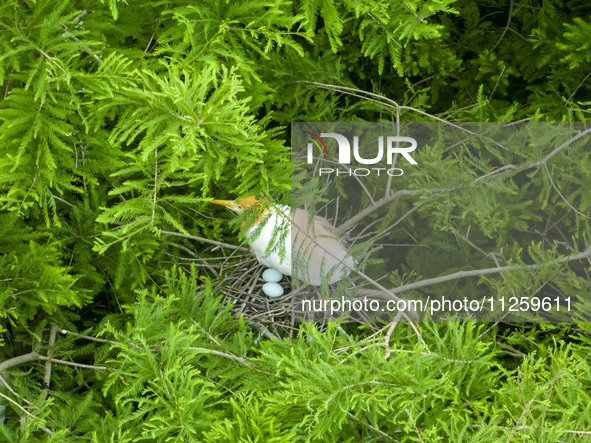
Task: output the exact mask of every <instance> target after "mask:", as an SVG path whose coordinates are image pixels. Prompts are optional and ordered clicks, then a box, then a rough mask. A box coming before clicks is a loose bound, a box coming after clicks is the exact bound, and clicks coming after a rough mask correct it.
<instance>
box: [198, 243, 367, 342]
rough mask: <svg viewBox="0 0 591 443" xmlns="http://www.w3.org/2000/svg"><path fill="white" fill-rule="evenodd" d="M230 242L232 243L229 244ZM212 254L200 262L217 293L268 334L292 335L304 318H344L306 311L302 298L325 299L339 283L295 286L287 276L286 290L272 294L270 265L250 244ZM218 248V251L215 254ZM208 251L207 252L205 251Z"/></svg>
mask: <svg viewBox="0 0 591 443" xmlns="http://www.w3.org/2000/svg"><path fill="white" fill-rule="evenodd" d="M226 246H230V245H226ZM208 252H209V255H211V257H209V258H201V259H198V260H197V261H195V260H193V261H192V263H197V266H198V267H199V268H200V269H201V271H202V273H205V274H207V275H208V276H209V277H210V278H211V279H212V281H214V282H215V283H214V293H215V294H216V295H222V296H223V304H224V305H226V304H228V303H230V304H231V312H232V313H234V314H236V315H241V316H242V317H243V318H244V319H245V320H246V321H247V322H248V323H249V325H250V326H252V327H254V328H256V329H258V330H260V331H261V332H263V333H264V334H265V335H272V336H276V337H277V336H285V335H290V336H292V335H293V333H294V331H298V330H299V329H300V325H301V324H302V322H304V321H313V322H315V323H317V324H318V327H319V329H323V328H324V326H325V325H326V324H327V323H328V322H329V321H334V320H336V319H337V318H339V317H340V318H341V319H342V314H343V313H342V312H339V313H336V314H335V315H331V314H330V312H326V311H324V312H310V311H308V312H305V311H304V310H303V308H302V300H316V301H317V302H319V301H322V300H325V299H327V298H330V297H332V296H334V295H335V293H336V291H337V286H338V285H333V286H331V287H328V288H325V289H324V290H321V288H320V287H316V286H306V287H299V288H295V287H293V286H292V281H291V279H290V277H288V276H284V277H283V279H282V280H281V281H280V282H279V283H278V284H279V285H281V287H282V288H283V290H284V294H283V295H282V296H280V297H276V298H271V297H268V296H267V295H265V294H264V293H263V290H262V288H263V285H264V284H265V281H264V280H263V279H262V274H263V272H264V271H265V270H266V269H268V268H267V267H266V266H264V265H261V264H260V263H259V262H258V261H257V259H256V258H255V257H254V256H253V255H252V254H251V253H250V251H249V250H248V249H247V248H240V247H236V249H234V250H232V249H231V248H229V247H215V248H211V249H209V250H208ZM214 252H215V254H213V253H214ZM203 255H205V254H203ZM351 320H352V321H355V322H364V323H365V322H368V321H370V320H371V319H369V318H367V317H364V316H363V314H361V316H357V317H356V318H353V319H351V318H349V319H348V321H351Z"/></svg>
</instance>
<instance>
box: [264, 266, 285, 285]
mask: <svg viewBox="0 0 591 443" xmlns="http://www.w3.org/2000/svg"><path fill="white" fill-rule="evenodd" d="M282 278H283V274H282V273H281V272H279V271H277V270H275V269H273V268H269V269H267V270H266V271H265V272H263V280H265V281H266V282H271V283H277V282H280V281H281V279H282Z"/></svg>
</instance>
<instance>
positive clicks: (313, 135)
mask: <svg viewBox="0 0 591 443" xmlns="http://www.w3.org/2000/svg"><path fill="white" fill-rule="evenodd" d="M304 132H305V133H306V134H310V135H311V136H312V137H314V138H316V139H317V140H318V141H319V142H320V143H322V146H323V147H324V151H325V152H326V155H328V149H326V145H325V144H324V142H323V141H322V139H321V138H320V137H318V136H317V135H316V134H313V133H311V132H308V131H304Z"/></svg>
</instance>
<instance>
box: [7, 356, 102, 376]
mask: <svg viewBox="0 0 591 443" xmlns="http://www.w3.org/2000/svg"><path fill="white" fill-rule="evenodd" d="M37 360H42V361H49V360H51V362H52V363H56V364H60V365H65V366H73V367H76V368H86V369H100V370H103V371H105V370H107V367H106V366H93V365H84V364H82V363H74V362H71V361H65V360H57V359H55V358H51V359H50V358H48V357H46V356H44V355H39V354H37V353H36V352H29V353H28V354H23V355H19V356H18V357H14V358H11V359H9V360H5V361H3V362H2V363H0V373H2V372H4V371H6V370H8V369H10V368H12V367H14V366H19V365H22V364H24V363H30V362H32V361H37Z"/></svg>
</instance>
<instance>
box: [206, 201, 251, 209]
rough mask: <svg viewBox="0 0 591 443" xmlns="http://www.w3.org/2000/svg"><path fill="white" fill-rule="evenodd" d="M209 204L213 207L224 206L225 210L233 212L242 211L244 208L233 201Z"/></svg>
mask: <svg viewBox="0 0 591 443" xmlns="http://www.w3.org/2000/svg"><path fill="white" fill-rule="evenodd" d="M210 203H213V204H214V205H220V206H225V207H226V208H228V209H230V210H231V211H234V212H241V211H244V208H243V207H242V206H240V205H239V204H238V203H236V202H235V201H234V200H211V201H210Z"/></svg>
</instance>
